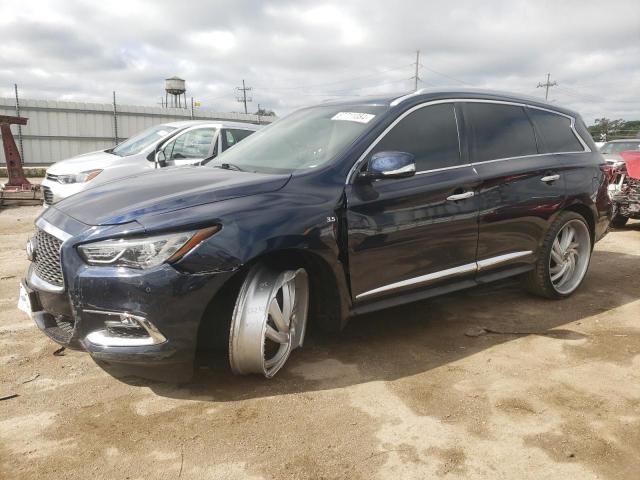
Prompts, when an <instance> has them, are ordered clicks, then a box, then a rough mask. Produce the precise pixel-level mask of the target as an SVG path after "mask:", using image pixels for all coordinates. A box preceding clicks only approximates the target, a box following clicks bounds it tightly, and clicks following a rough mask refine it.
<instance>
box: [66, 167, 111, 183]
mask: <svg viewBox="0 0 640 480" xmlns="http://www.w3.org/2000/svg"><path fill="white" fill-rule="evenodd" d="M101 172H102V170H87V171H86V172H82V173H73V174H70V175H58V178H57V179H56V180H57V181H58V182H59V183H85V182H88V181H90V180H93V179H94V178H96V177H97V176H98V175H100V173H101Z"/></svg>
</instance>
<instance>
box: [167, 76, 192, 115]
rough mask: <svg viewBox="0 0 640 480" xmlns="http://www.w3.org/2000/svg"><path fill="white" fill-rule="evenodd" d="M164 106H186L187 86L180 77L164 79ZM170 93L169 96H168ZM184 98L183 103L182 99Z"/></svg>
mask: <svg viewBox="0 0 640 480" xmlns="http://www.w3.org/2000/svg"><path fill="white" fill-rule="evenodd" d="M164 91H165V106H166V107H167V108H169V107H172V108H187V87H186V84H185V81H184V80H183V79H182V78H178V77H171V78H167V79H166V80H165V81H164ZM169 95H171V97H169ZM183 98H184V104H183V103H182V99H183Z"/></svg>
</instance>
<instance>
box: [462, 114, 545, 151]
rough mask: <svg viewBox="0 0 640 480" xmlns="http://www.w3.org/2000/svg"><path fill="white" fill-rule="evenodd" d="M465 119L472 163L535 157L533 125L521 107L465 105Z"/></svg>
mask: <svg viewBox="0 0 640 480" xmlns="http://www.w3.org/2000/svg"><path fill="white" fill-rule="evenodd" d="M464 118H465V122H466V123H467V125H468V131H469V137H470V138H469V144H470V147H471V153H472V156H473V160H474V161H475V162H484V161H487V160H497V159H501V158H510V157H523V156H527V155H535V154H537V153H538V149H537V147H536V137H535V133H534V130H533V125H532V124H531V121H530V120H529V117H528V116H527V114H526V112H525V110H524V108H523V107H521V106H518V105H503V104H496V103H473V102H468V103H465V104H464Z"/></svg>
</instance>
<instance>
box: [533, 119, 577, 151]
mask: <svg viewBox="0 0 640 480" xmlns="http://www.w3.org/2000/svg"><path fill="white" fill-rule="evenodd" d="M528 111H529V115H530V116H531V120H532V121H533V124H534V125H535V127H536V131H537V132H538V136H539V140H540V142H539V145H538V147H539V150H540V153H560V152H582V151H583V150H584V147H583V146H582V144H581V143H580V141H579V140H578V139H577V137H576V136H575V134H574V133H573V130H572V129H571V119H569V118H567V117H564V116H562V115H558V114H555V113H551V112H547V111H545V110H538V109H537V108H529V109H528Z"/></svg>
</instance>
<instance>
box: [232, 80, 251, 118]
mask: <svg viewBox="0 0 640 480" xmlns="http://www.w3.org/2000/svg"><path fill="white" fill-rule="evenodd" d="M236 90H238V91H239V92H242V93H241V94H240V96H239V97H236V100H237V101H238V102H240V103H244V113H248V112H247V102H252V101H253V99H252V98H251V97H249V98H247V92H250V91H251V87H247V86H246V85H245V84H244V80H242V87H236Z"/></svg>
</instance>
